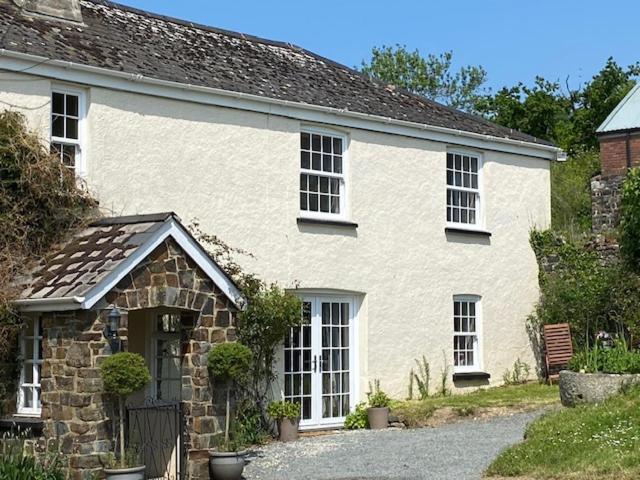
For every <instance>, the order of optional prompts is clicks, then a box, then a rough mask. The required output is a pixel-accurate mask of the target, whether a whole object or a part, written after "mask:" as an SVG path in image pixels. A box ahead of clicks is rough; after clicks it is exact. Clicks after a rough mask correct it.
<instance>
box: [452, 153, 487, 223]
mask: <svg viewBox="0 0 640 480" xmlns="http://www.w3.org/2000/svg"><path fill="white" fill-rule="evenodd" d="M481 168H482V161H481V159H480V157H479V156H478V155H473V154H467V153H456V152H448V153H447V222H448V223H455V224H457V225H463V226H469V227H478V226H479V225H480V223H481V215H480V213H481V212H480V169H481Z"/></svg>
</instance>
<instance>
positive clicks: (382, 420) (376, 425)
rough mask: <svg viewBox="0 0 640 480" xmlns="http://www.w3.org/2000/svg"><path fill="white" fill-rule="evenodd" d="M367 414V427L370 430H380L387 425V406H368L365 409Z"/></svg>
mask: <svg viewBox="0 0 640 480" xmlns="http://www.w3.org/2000/svg"><path fill="white" fill-rule="evenodd" d="M367 416H368V417H369V428H371V430H381V429H383V428H387V427H388V426H389V409H388V408H387V407H382V408H373V407H372V408H369V409H367Z"/></svg>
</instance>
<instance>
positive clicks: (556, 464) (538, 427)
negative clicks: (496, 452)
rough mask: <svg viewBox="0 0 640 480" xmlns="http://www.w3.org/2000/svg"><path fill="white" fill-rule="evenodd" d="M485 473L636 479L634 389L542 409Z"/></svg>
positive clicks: (638, 431) (638, 429) (639, 459)
mask: <svg viewBox="0 0 640 480" xmlns="http://www.w3.org/2000/svg"><path fill="white" fill-rule="evenodd" d="M486 474H487V475H488V476H498V477H523V478H527V479H529V478H536V479H551V478H553V479H576V480H577V479H580V480H588V479H596V478H597V479H613V478H615V479H617V480H623V479H625V480H626V479H632V478H634V479H637V478H640V392H639V391H635V392H631V393H629V394H627V395H624V396H620V397H616V398H613V399H611V400H609V401H607V402H605V403H603V404H601V405H589V406H581V407H576V408H567V409H563V410H561V411H558V412H553V413H548V414H546V415H544V416H543V417H541V418H540V419H539V420H537V421H535V422H533V423H532V424H531V425H529V427H528V428H527V432H526V440H525V441H524V442H523V443H521V444H518V445H515V446H513V447H511V448H509V449H507V450H505V451H504V452H503V453H502V454H500V456H499V457H498V458H497V459H496V460H495V461H494V462H493V463H492V464H491V465H490V466H489V468H488V469H487V472H486Z"/></svg>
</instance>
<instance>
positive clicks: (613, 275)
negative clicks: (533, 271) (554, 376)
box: [530, 230, 640, 348]
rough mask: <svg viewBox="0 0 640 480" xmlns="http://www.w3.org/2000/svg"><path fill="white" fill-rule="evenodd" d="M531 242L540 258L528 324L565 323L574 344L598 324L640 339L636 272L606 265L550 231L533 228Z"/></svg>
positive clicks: (586, 342)
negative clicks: (534, 302)
mask: <svg viewBox="0 0 640 480" xmlns="http://www.w3.org/2000/svg"><path fill="white" fill-rule="evenodd" d="M530 241H531V246H532V248H533V250H534V252H535V254H536V257H537V259H538V262H539V263H540V293H541V295H540V301H539V302H538V304H537V305H536V309H535V312H534V314H533V315H532V316H531V317H530V321H531V323H532V324H533V327H539V326H540V325H545V324H555V323H568V324H569V325H570V326H571V333H572V336H573V338H574V341H575V342H576V346H577V347H578V348H583V347H585V348H586V347H589V346H590V345H591V344H592V342H593V339H594V338H595V335H596V333H597V332H598V331H600V330H605V331H608V332H611V333H616V334H618V335H619V336H621V337H624V338H627V339H628V340H630V341H631V342H632V343H636V342H637V341H638V339H640V276H639V275H638V274H637V273H636V272H634V271H630V270H629V269H628V268H627V266H626V265H625V264H613V265H607V264H604V263H603V262H601V261H600V259H599V258H598V255H597V254H596V253H595V252H593V251H590V250H588V249H587V248H585V246H584V245H581V244H579V243H576V242H570V241H567V240H565V239H564V238H563V237H562V236H560V235H558V234H557V233H555V232H552V231H549V230H548V231H542V232H541V231H534V232H532V233H531V237H530Z"/></svg>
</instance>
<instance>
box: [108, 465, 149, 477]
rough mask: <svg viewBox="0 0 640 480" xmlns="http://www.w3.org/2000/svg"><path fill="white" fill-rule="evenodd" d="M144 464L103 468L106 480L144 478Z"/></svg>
mask: <svg viewBox="0 0 640 480" xmlns="http://www.w3.org/2000/svg"><path fill="white" fill-rule="evenodd" d="M145 468H146V467H145V466H144V465H143V466H141V467H132V468H105V469H104V474H105V479H106V480H144V470H145Z"/></svg>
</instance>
